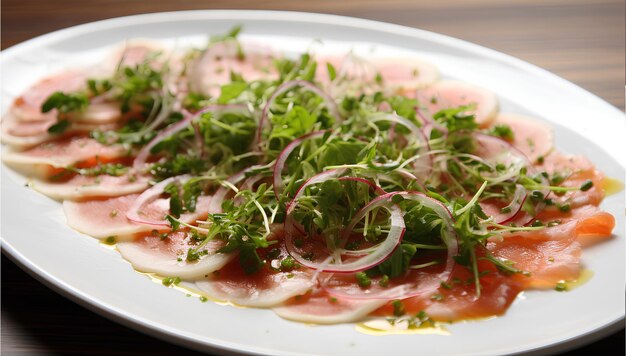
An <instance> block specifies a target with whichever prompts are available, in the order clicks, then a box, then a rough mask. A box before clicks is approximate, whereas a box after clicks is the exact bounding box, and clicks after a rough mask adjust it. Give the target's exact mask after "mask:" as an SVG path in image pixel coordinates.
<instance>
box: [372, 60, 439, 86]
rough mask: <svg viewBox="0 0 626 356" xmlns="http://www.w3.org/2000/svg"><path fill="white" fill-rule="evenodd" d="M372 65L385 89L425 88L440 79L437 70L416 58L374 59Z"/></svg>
mask: <svg viewBox="0 0 626 356" xmlns="http://www.w3.org/2000/svg"><path fill="white" fill-rule="evenodd" d="M372 64H373V65H374V67H375V68H376V70H377V71H378V73H379V74H380V76H381V77H382V81H383V85H384V86H385V87H394V88H397V89H400V90H410V89H418V88H423V87H425V86H428V85H431V84H433V83H434V82H436V81H437V80H438V79H439V72H438V71H437V68H436V67H435V66H434V65H432V64H430V63H428V62H426V61H424V60H422V59H419V58H416V57H402V58H384V59H374V60H373V61H372Z"/></svg>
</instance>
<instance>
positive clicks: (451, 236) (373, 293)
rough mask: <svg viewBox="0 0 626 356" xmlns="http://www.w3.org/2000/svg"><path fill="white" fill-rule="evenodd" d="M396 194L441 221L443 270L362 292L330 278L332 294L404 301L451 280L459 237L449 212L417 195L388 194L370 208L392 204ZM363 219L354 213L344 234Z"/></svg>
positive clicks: (339, 279)
mask: <svg viewBox="0 0 626 356" xmlns="http://www.w3.org/2000/svg"><path fill="white" fill-rule="evenodd" d="M395 195H400V196H402V197H403V198H404V199H410V200H415V201H418V202H419V203H420V204H422V205H424V206H426V207H428V208H430V209H431V210H433V211H434V212H435V213H436V214H437V215H438V216H439V217H441V219H442V220H443V221H444V230H443V235H442V239H443V241H444V243H445V244H446V246H447V248H448V251H447V257H446V265H445V269H444V270H443V271H442V272H440V273H438V274H437V275H436V276H434V277H432V278H428V279H423V278H408V279H409V280H410V282H405V283H402V284H400V285H397V286H394V287H390V288H385V287H381V286H379V285H378V284H376V283H372V286H370V287H369V288H366V289H363V288H361V287H358V286H356V285H355V283H354V282H353V283H345V277H335V278H334V279H333V278H329V279H328V280H327V281H326V283H325V285H324V288H325V289H326V290H327V291H328V292H329V293H330V294H331V295H335V296H338V297H342V298H350V299H405V298H409V297H413V296H417V295H425V294H430V293H434V292H435V291H437V289H438V288H439V286H440V285H441V282H447V281H448V280H449V279H450V276H451V274H452V270H453V268H454V265H455V261H454V256H456V255H457V254H458V253H459V244H458V238H457V236H456V232H455V231H454V228H453V226H454V219H453V217H452V213H450V211H449V210H448V208H446V207H445V205H443V204H442V203H441V202H439V201H438V200H435V199H432V198H430V197H428V196H426V195H424V194H422V193H419V192H392V193H388V194H385V195H381V196H379V197H377V198H376V199H374V200H372V202H371V203H370V205H372V206H374V207H378V206H379V205H380V204H381V203H380V202H382V201H387V202H390V201H392V198H393V197H394V196H395ZM370 210H371V209H370ZM366 213H367V212H366ZM363 216H364V214H357V215H356V216H355V219H354V220H353V221H352V222H351V223H350V225H349V226H348V228H346V231H350V230H351V229H353V228H354V226H355V225H356V224H357V223H358V221H359V220H360V218H363ZM357 218H359V220H356V219H357ZM370 249H371V248H368V249H365V250H362V252H367V253H368V252H369V250H370ZM342 279H343V281H342Z"/></svg>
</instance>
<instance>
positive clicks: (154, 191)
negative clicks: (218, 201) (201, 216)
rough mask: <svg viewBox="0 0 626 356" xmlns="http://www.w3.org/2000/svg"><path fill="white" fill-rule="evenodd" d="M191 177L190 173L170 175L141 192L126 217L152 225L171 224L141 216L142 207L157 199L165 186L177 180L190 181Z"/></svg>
mask: <svg viewBox="0 0 626 356" xmlns="http://www.w3.org/2000/svg"><path fill="white" fill-rule="evenodd" d="M190 178H191V176H189V175H182V176H176V177H170V178H167V179H165V180H163V181H161V182H159V183H157V184H155V185H154V186H152V187H151V188H149V189H147V190H146V191H144V192H143V193H141V194H140V195H139V196H138V197H137V199H135V202H134V203H133V205H131V206H130V208H129V209H128V212H127V213H126V218H128V220H130V221H132V222H135V223H138V224H144V225H152V226H170V224H169V223H168V222H167V221H164V220H148V219H145V218H142V217H141V216H140V212H141V209H142V208H143V207H144V206H146V205H148V204H149V203H151V202H152V201H154V200H156V199H157V198H158V197H159V196H161V194H163V190H164V189H165V187H167V186H168V185H169V184H170V183H174V182H177V183H181V184H182V183H185V182H186V181H188V180H189V179H190Z"/></svg>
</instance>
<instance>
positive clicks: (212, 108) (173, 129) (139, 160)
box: [133, 104, 246, 171]
mask: <svg viewBox="0 0 626 356" xmlns="http://www.w3.org/2000/svg"><path fill="white" fill-rule="evenodd" d="M229 109H246V106H245V105H237V104H230V105H209V106H207V107H205V108H203V109H202V110H200V111H198V112H196V113H194V114H190V113H185V117H184V118H183V119H182V120H180V121H178V122H177V123H175V124H173V125H171V126H169V127H168V128H166V129H165V130H163V131H161V132H160V133H159V134H158V135H156V136H155V137H154V138H153V139H152V141H150V142H149V143H148V144H147V145H145V146H144V147H143V148H142V149H141V151H139V153H138V154H137V157H136V158H135V160H134V161H133V169H134V170H135V171H139V170H141V169H142V168H143V167H145V163H146V160H147V159H148V156H150V150H151V149H152V147H154V146H156V145H157V144H158V143H159V142H161V141H163V140H164V139H166V138H168V137H170V136H172V135H173V134H175V133H177V132H180V131H182V130H184V129H186V128H187V127H188V126H189V125H190V124H191V122H192V121H193V120H194V119H196V118H198V117H200V116H201V115H202V114H205V113H207V112H216V111H222V110H229Z"/></svg>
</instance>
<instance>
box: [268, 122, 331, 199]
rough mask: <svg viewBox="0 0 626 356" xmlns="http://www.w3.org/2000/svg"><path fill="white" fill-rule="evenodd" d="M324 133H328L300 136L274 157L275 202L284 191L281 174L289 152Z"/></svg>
mask: <svg viewBox="0 0 626 356" xmlns="http://www.w3.org/2000/svg"><path fill="white" fill-rule="evenodd" d="M326 132H329V131H326V130H322V131H315V132H311V133H308V134H306V135H304V136H300V137H298V138H297V139H295V140H293V141H291V142H290V143H289V144H288V145H287V146H286V147H285V148H284V149H283V150H282V152H280V154H279V155H278V157H276V163H274V176H273V181H274V195H275V196H276V200H280V194H281V193H282V191H283V189H284V184H283V177H282V172H283V169H284V168H285V163H286V162H287V158H289V155H290V154H291V152H293V150H295V149H296V147H298V146H300V144H301V143H302V142H304V141H306V140H308V139H314V138H318V137H322V136H324V134H325V133H326Z"/></svg>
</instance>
